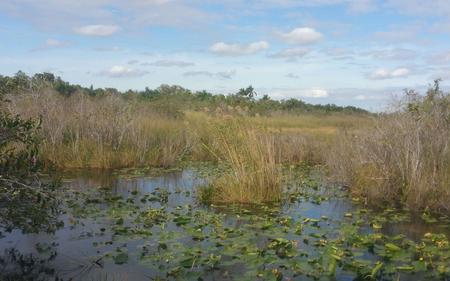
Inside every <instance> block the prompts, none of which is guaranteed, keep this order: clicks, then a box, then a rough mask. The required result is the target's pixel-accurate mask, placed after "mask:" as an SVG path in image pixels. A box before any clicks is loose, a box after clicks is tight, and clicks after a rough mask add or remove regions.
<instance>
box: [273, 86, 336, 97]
mask: <svg viewBox="0 0 450 281" xmlns="http://www.w3.org/2000/svg"><path fill="white" fill-rule="evenodd" d="M269 94H270V95H271V96H274V97H276V98H327V97H329V94H328V91H327V90H325V89H322V88H311V89H273V90H271V91H270V92H269Z"/></svg>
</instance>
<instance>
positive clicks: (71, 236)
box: [0, 169, 448, 280]
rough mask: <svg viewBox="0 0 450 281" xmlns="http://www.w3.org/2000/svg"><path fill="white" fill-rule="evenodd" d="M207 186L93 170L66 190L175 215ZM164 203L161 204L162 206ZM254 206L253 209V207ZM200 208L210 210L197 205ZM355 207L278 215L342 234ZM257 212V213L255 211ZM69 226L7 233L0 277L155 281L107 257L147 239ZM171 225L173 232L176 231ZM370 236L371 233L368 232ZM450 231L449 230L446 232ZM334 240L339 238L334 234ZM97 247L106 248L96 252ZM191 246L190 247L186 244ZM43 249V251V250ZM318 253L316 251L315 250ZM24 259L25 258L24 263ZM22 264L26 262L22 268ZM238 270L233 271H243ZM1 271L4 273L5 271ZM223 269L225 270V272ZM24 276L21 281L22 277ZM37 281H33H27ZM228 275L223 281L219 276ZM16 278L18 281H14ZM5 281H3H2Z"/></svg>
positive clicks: (415, 224) (332, 202) (337, 200)
mask: <svg viewBox="0 0 450 281" xmlns="http://www.w3.org/2000/svg"><path fill="white" fill-rule="evenodd" d="M202 184H205V179H202V178H200V177H198V176H197V174H196V173H195V172H194V171H192V170H189V169H187V170H183V171H177V172H171V173H165V174H162V175H160V176H152V177H147V176H146V177H144V176H142V177H134V178H128V177H121V176H117V175H115V174H114V173H112V172H105V171H95V170H94V171H92V170H91V171H89V172H82V171H80V172H76V173H71V174H68V175H67V176H66V180H65V181H64V185H65V187H67V188H70V189H74V190H79V191H83V190H86V189H99V188H103V189H107V190H109V191H111V192H112V193H113V194H116V195H120V196H122V197H125V198H129V197H132V196H133V194H136V193H138V194H140V195H146V194H149V195H150V194H154V193H155V192H156V193H158V192H159V193H158V194H161V193H163V192H167V194H168V195H167V202H166V204H164V205H166V208H168V211H170V210H171V209H173V208H176V207H177V206H184V205H187V204H191V205H196V201H195V198H194V196H193V194H194V193H195V187H196V186H198V185H202ZM136 203H137V204H149V203H147V202H143V203H142V202H136ZM158 204H159V205H158ZM152 206H154V207H158V206H162V204H160V203H157V202H153V203H152ZM247 207H248V206H247ZM197 208H204V207H200V206H197ZM208 210H210V211H211V212H216V213H227V215H226V216H225V222H224V223H225V225H228V226H230V227H232V228H239V227H240V224H242V223H244V221H243V220H241V219H239V218H238V217H237V216H236V215H235V213H234V212H235V211H236V210H230V209H229V206H222V207H217V208H210V209H208ZM354 210H355V207H354V206H353V205H352V203H351V201H350V200H348V199H347V198H345V197H339V196H336V197H332V198H331V199H329V200H325V201H322V202H321V203H320V204H318V203H317V202H316V203H314V200H311V201H305V200H302V202H300V201H298V202H297V201H294V202H293V203H289V204H285V205H283V206H279V208H278V214H277V215H278V216H290V217H292V218H293V219H294V220H297V219H298V220H300V219H303V218H312V219H321V218H323V217H327V218H328V219H327V220H321V222H320V226H321V227H322V228H324V229H328V230H329V231H330V232H331V231H333V230H337V229H339V225H340V222H341V220H342V219H343V217H344V215H345V214H346V213H349V212H353V211H354ZM254 211H257V209H255V210H254ZM62 219H63V220H64V222H65V226H64V227H63V228H61V229H59V230H58V231H56V233H54V234H47V233H38V234H27V235H25V234H22V233H21V232H20V231H13V232H11V233H3V234H4V236H5V237H4V238H2V239H0V253H4V254H3V255H2V256H1V257H0V266H2V267H3V270H2V271H1V273H0V277H2V278H3V279H5V280H35V279H33V276H34V277H36V279H37V278H40V279H37V280H57V278H60V279H59V280H149V276H153V275H154V272H152V270H151V269H149V268H148V267H146V266H144V265H142V264H140V263H139V262H138V260H136V259H133V258H130V260H129V261H128V262H127V263H126V264H125V265H117V264H115V263H114V262H111V261H110V260H109V261H108V260H106V259H105V258H104V253H105V252H108V251H113V250H114V249H116V248H117V247H118V246H121V247H124V248H127V249H128V250H129V251H130V252H132V251H136V249H137V248H138V247H139V246H140V245H142V244H143V242H147V241H143V240H139V239H138V240H129V241H113V240H114V239H113V234H112V233H107V232H103V231H101V229H102V228H106V229H111V228H112V226H113V225H114V224H115V222H114V221H108V220H96V219H92V218H87V219H83V220H81V221H80V222H79V223H78V224H76V225H74V224H73V223H71V221H70V220H71V216H70V214H64V215H62ZM174 229H175V228H173V226H172V227H171V226H169V228H167V231H170V230H174ZM433 230H436V227H435V226H431V225H426V224H424V223H423V222H421V221H419V220H413V221H411V222H408V223H397V224H390V225H387V226H386V227H385V228H383V229H382V231H383V232H384V233H385V234H390V235H396V234H400V233H401V234H405V235H407V236H408V237H410V238H411V239H414V240H417V241H418V240H420V238H422V236H423V234H424V233H426V232H431V231H433ZM368 231H369V230H368ZM444 231H447V233H448V228H447V229H444ZM438 232H442V229H438ZM329 237H330V238H332V237H333V235H331V234H330V236H329ZM266 241H267V240H266V237H263V236H260V237H258V241H257V244H261V245H264V244H265V243H266ZM94 243H97V244H101V245H103V246H102V247H94V246H93V245H94ZM185 243H189V242H188V241H186V242H185ZM37 245H38V246H37ZM311 249H312V248H311ZM20 256H22V257H23V258H18V257H20ZM18 261H20V263H18ZM239 266H242V265H239V264H238V265H237V266H236V267H235V268H233V270H235V271H236V272H238V271H239V270H241V271H242V270H244V269H243V268H241V269H239ZM0 269H1V268H0ZM221 270H223V269H221ZM21 274H22V275H23V276H24V278H23V279H20V278H19V277H17V276H21ZM223 274H224V273H223V272H221V271H218V272H213V273H212V274H211V276H210V278H207V279H210V280H228V279H227V278H225V277H224V276H223ZM29 275H30V276H32V277H30V278H31V279H27V277H26V276H29ZM218 276H222V277H220V278H219V277H218ZM14 278H16V279H14ZM340 278H341V279H342V280H351V277H350V276H345V275H341V276H340ZM0 279H1V278H0ZM207 279H205V280H207Z"/></svg>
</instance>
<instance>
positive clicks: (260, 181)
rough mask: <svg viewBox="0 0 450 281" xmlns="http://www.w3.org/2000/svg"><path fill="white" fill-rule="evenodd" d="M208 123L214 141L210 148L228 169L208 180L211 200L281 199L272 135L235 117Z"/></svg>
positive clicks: (277, 165)
mask: <svg viewBox="0 0 450 281" xmlns="http://www.w3.org/2000/svg"><path fill="white" fill-rule="evenodd" d="M212 126H213V127H212V130H211V132H212V133H213V134H214V142H213V143H212V144H211V147H210V151H211V153H213V154H214V155H215V156H216V157H217V159H218V160H219V161H220V162H222V163H223V164H224V165H225V166H226V167H227V168H228V169H229V170H228V171H227V172H225V173H224V174H223V175H222V176H220V177H218V178H217V179H216V180H214V182H213V183H212V188H213V195H212V201H213V202H222V203H223V202H237V203H261V202H273V201H279V200H281V196H282V187H281V170H280V166H279V161H278V159H277V151H276V150H277V148H276V140H275V138H274V136H273V135H272V134H268V133H267V132H264V131H263V130H262V129H260V128H258V127H256V126H253V125H251V124H250V123H249V122H248V121H246V120H244V119H238V118H236V119H234V118H232V119H229V120H222V121H221V122H216V123H214V124H213V125H212Z"/></svg>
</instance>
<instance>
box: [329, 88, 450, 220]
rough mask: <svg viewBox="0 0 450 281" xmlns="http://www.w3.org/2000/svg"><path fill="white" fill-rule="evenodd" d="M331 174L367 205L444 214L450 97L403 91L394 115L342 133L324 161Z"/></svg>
mask: <svg viewBox="0 0 450 281" xmlns="http://www.w3.org/2000/svg"><path fill="white" fill-rule="evenodd" d="M327 162H328V167H329V168H330V169H331V174H332V175H333V176H336V177H338V178H339V179H340V180H341V181H343V182H345V183H347V184H349V186H350V188H351V191H352V193H353V194H354V195H355V196H360V197H363V198H365V199H366V200H367V202H368V203H369V204H371V205H378V206H380V205H384V204H386V203H388V204H394V205H401V206H406V207H409V208H410V209H411V210H416V211H423V210H427V209H429V210H433V211H434V212H438V213H448V212H449V211H450V205H449V203H448V202H450V96H449V95H448V94H443V93H442V92H440V91H439V89H438V88H435V89H431V90H429V92H428V94H427V96H425V97H422V96H419V95H417V94H416V93H415V92H409V93H408V95H407V96H406V98H405V99H404V100H403V101H402V102H401V103H400V105H399V107H398V110H397V111H396V112H393V113H390V114H386V115H383V116H380V117H378V118H376V119H374V121H373V125H372V126H371V127H369V128H368V129H367V130H363V131H361V132H359V133H357V134H342V135H341V136H340V137H339V138H338V141H337V142H336V145H335V146H334V148H333V149H332V150H331V151H330V154H329V157H328V161H327Z"/></svg>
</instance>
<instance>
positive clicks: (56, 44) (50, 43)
mask: <svg viewBox="0 0 450 281" xmlns="http://www.w3.org/2000/svg"><path fill="white" fill-rule="evenodd" d="M68 46H70V43H69V42H66V41H60V40H57V39H47V40H46V41H45V42H44V43H43V44H42V45H40V46H39V47H36V48H34V49H32V50H31V51H44V50H48V49H56V48H64V47H68Z"/></svg>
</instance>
